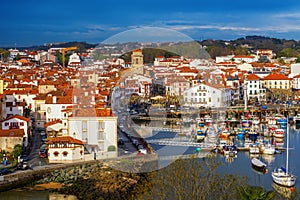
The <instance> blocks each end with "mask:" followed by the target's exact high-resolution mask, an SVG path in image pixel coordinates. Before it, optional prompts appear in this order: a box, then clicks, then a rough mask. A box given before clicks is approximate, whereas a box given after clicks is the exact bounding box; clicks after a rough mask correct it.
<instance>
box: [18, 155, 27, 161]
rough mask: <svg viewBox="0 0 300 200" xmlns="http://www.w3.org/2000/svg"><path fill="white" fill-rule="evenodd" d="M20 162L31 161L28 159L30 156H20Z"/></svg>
mask: <svg viewBox="0 0 300 200" xmlns="http://www.w3.org/2000/svg"><path fill="white" fill-rule="evenodd" d="M20 160H21V161H24V162H27V161H29V158H28V156H27V155H26V154H22V155H21V156H20Z"/></svg>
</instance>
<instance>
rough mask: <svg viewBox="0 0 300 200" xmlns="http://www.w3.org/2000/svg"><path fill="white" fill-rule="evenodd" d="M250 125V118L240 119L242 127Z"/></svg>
mask: <svg viewBox="0 0 300 200" xmlns="http://www.w3.org/2000/svg"><path fill="white" fill-rule="evenodd" d="M250 126H251V121H250V120H248V119H243V120H242V127H243V128H248V127H250Z"/></svg>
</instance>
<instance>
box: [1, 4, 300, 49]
mask: <svg viewBox="0 0 300 200" xmlns="http://www.w3.org/2000/svg"><path fill="white" fill-rule="evenodd" d="M299 10H300V1H295V0H285V1H280V0H252V1H242V0H230V1H228V0H210V1H207V0H185V1H179V0H172V1H169V0H151V1H149V0H148V1H144V0H140V1H137V0H130V1H124V0H123V1H108V0H103V1H102V0H85V1H78V0H72V1H67V0H51V1H45V0H43V1H39V0H22V1H21V0H15V1H8V0H5V1H1V3H0V16H1V26H0V46H15V45H16V46H17V47H18V46H29V45H40V44H44V43H48V42H67V41H86V42H89V43H100V42H102V41H103V40H105V39H107V38H109V37H111V36H113V35H115V34H118V33H122V32H123V31H128V30H131V29H134V28H139V27H161V28H166V29H171V30H175V31H179V32H180V33H183V34H186V35H188V36H189V37H191V38H193V39H195V40H203V39H225V40H228V39H236V38H239V37H244V36H247V35H262V36H268V37H276V38H286V39H296V40H300V12H299Z"/></svg>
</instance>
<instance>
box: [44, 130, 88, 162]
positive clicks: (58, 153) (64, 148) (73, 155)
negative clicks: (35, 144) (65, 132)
mask: <svg viewBox="0 0 300 200" xmlns="http://www.w3.org/2000/svg"><path fill="white" fill-rule="evenodd" d="M47 145H48V159H49V163H66V162H67V163H68V162H75V161H84V143H83V142H82V141H81V140H78V139H75V138H72V137H70V136H61V137H54V138H50V139H49V140H48V141H47Z"/></svg>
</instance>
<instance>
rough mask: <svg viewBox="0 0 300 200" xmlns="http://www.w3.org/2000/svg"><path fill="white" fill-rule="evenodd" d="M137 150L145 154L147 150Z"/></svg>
mask: <svg viewBox="0 0 300 200" xmlns="http://www.w3.org/2000/svg"><path fill="white" fill-rule="evenodd" d="M139 152H141V153H142V154H147V150H146V149H144V148H141V149H139Z"/></svg>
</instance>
